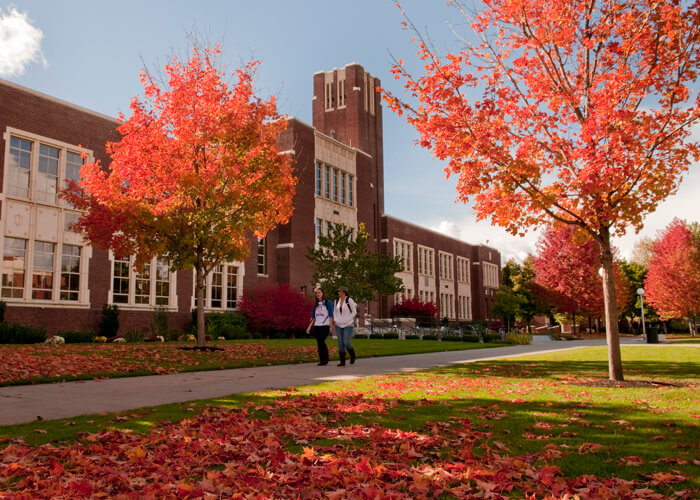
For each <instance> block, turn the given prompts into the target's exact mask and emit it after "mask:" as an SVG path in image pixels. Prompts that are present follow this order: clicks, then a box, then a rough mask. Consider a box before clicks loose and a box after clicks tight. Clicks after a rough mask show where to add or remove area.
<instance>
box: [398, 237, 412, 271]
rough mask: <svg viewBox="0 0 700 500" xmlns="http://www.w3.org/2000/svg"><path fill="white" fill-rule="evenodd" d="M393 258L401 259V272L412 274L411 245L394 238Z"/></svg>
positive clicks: (408, 242)
mask: <svg viewBox="0 0 700 500" xmlns="http://www.w3.org/2000/svg"><path fill="white" fill-rule="evenodd" d="M394 257H401V265H402V271H404V272H407V273H412V272H413V243H411V242H410V241H406V240H401V239H399V238H394Z"/></svg>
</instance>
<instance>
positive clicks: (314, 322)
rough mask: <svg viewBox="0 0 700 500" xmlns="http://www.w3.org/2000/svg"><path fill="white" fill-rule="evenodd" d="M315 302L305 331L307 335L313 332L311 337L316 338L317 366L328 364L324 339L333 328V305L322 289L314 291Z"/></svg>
mask: <svg viewBox="0 0 700 500" xmlns="http://www.w3.org/2000/svg"><path fill="white" fill-rule="evenodd" d="M315 293H316V301H315V303H314V307H313V309H311V322H310V323H309V326H308V328H307V329H306V334H307V335H308V334H309V333H310V332H312V331H313V336H314V337H315V338H316V344H317V345H318V357H319V360H320V362H319V363H318V366H323V365H327V364H328V346H327V345H326V337H328V334H329V333H330V331H331V328H332V327H333V303H332V302H331V301H330V300H329V299H327V298H326V294H325V293H324V292H323V288H320V287H319V288H317V289H316V292H315Z"/></svg>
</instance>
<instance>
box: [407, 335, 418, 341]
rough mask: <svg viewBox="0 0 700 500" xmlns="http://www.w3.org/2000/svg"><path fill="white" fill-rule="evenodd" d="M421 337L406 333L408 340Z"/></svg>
mask: <svg viewBox="0 0 700 500" xmlns="http://www.w3.org/2000/svg"><path fill="white" fill-rule="evenodd" d="M418 339H420V337H419V336H418V335H406V340H418Z"/></svg>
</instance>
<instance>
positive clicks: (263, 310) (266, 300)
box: [239, 283, 312, 337]
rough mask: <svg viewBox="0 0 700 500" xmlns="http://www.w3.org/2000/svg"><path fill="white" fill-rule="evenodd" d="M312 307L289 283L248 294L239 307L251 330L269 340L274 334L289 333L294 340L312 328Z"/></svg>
mask: <svg viewBox="0 0 700 500" xmlns="http://www.w3.org/2000/svg"><path fill="white" fill-rule="evenodd" d="M311 306H312V305H311V301H310V300H308V299H306V298H305V297H304V296H303V295H302V294H301V293H299V292H297V291H294V290H292V289H291V288H290V287H289V284H287V283H285V284H283V285H280V286H259V287H257V288H254V289H253V290H249V291H246V292H245V293H244V294H243V297H241V301H240V306H239V307H240V309H241V313H243V315H244V316H245V317H246V321H247V324H248V327H249V328H250V329H251V330H253V331H256V332H259V333H262V334H263V335H264V336H266V337H269V336H270V334H271V333H273V332H289V334H290V336H291V337H294V336H295V335H296V332H297V331H298V330H303V329H304V328H306V327H307V326H308V324H309V317H310V315H311Z"/></svg>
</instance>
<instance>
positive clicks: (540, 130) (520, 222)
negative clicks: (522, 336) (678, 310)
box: [386, 0, 700, 380]
mask: <svg viewBox="0 0 700 500" xmlns="http://www.w3.org/2000/svg"><path fill="white" fill-rule="evenodd" d="M450 4H451V5H453V6H454V7H455V8H457V9H458V10H459V11H460V12H461V14H463V15H464V17H465V19H466V21H467V23H466V26H468V27H471V30H470V32H468V33H465V34H464V35H463V36H462V37H461V40H460V45H461V48H460V50H458V51H454V52H450V53H447V54H444V55H443V54H440V53H439V52H438V50H437V49H436V48H435V47H433V46H432V45H431V44H430V43H429V42H428V40H427V37H425V36H423V35H422V34H421V33H420V32H419V31H418V30H417V29H415V26H414V25H413V24H412V23H410V20H408V17H406V19H407V23H406V24H408V23H410V27H411V28H412V29H413V31H414V32H415V33H416V35H417V43H418V45H419V48H418V56H419V58H420V59H421V61H422V63H423V68H424V69H423V73H424V74H423V75H414V74H413V73H412V72H411V71H410V69H409V68H408V66H407V65H405V64H404V63H403V61H402V60H397V61H396V64H395V65H394V68H393V72H394V74H395V76H396V78H397V79H403V80H404V82H405V87H406V92H407V93H408V97H406V98H403V99H402V98H399V97H396V96H394V95H392V94H389V93H388V94H386V99H387V101H388V103H389V105H390V106H391V108H392V109H393V110H394V111H396V112H397V113H399V114H405V116H406V117H407V120H408V122H409V123H410V124H412V125H413V126H414V127H415V128H416V130H417V131H418V132H419V134H420V140H419V142H420V144H421V145H422V146H423V147H426V148H430V149H431V150H432V151H433V152H434V154H435V157H437V158H439V159H441V160H446V161H447V162H448V167H447V169H446V172H447V173H448V175H450V174H454V175H457V176H458V177H459V181H458V187H457V189H458V198H459V199H460V200H462V201H464V202H468V201H473V207H474V211H475V213H476V215H477V218H478V219H486V218H490V219H491V220H492V222H493V223H494V224H498V225H500V226H503V227H505V228H506V229H507V230H508V231H510V232H512V233H513V234H523V233H525V232H526V231H527V230H528V229H529V228H532V227H534V226H538V225H541V224H549V223H552V222H553V221H558V222H560V223H565V224H571V225H574V226H577V227H580V228H582V229H583V230H584V231H586V232H588V233H589V234H590V235H591V236H592V237H593V238H594V239H595V240H596V242H597V243H598V245H599V247H600V254H601V264H602V268H603V278H604V279H603V292H604V297H605V305H606V323H607V330H606V331H607V335H608V347H609V349H608V350H609V376H610V378H611V379H615V380H622V379H623V375H622V364H621V358H620V349H619V338H618V331H617V309H616V298H615V289H614V278H613V256H612V251H611V245H610V238H611V236H612V235H622V234H624V233H625V232H626V231H627V230H628V229H633V230H639V228H641V226H642V222H643V220H644V216H645V215H647V214H649V213H651V212H652V211H654V209H655V208H656V206H657V204H658V203H659V202H660V201H662V200H663V199H665V198H666V197H667V196H669V195H670V194H673V193H674V192H675V191H676V190H677V189H678V185H679V183H680V180H681V177H682V175H683V173H684V172H686V171H687V170H688V168H689V166H690V165H691V164H692V161H693V160H697V159H698V157H699V152H700V149H699V145H698V143H697V142H696V141H693V140H692V138H691V137H690V129H691V126H692V125H693V124H694V123H697V122H698V119H699V118H700V99H699V98H698V94H697V89H696V88H695V81H696V78H697V74H698V69H699V68H700V47H699V45H700V1H698V0H695V1H694V2H672V3H671V2H652V1H648V0H603V1H600V0H550V1H548V2H542V1H540V0H492V1H488V2H484V8H483V10H482V11H481V12H479V13H476V14H474V15H472V14H470V13H469V12H468V10H467V8H466V7H465V6H464V5H463V4H462V3H461V2H460V1H458V0H455V1H453V2H450ZM407 27H408V26H407ZM455 32H456V33H459V32H458V31H457V29H456V28H455ZM471 40H476V42H475V43H471Z"/></svg>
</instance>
